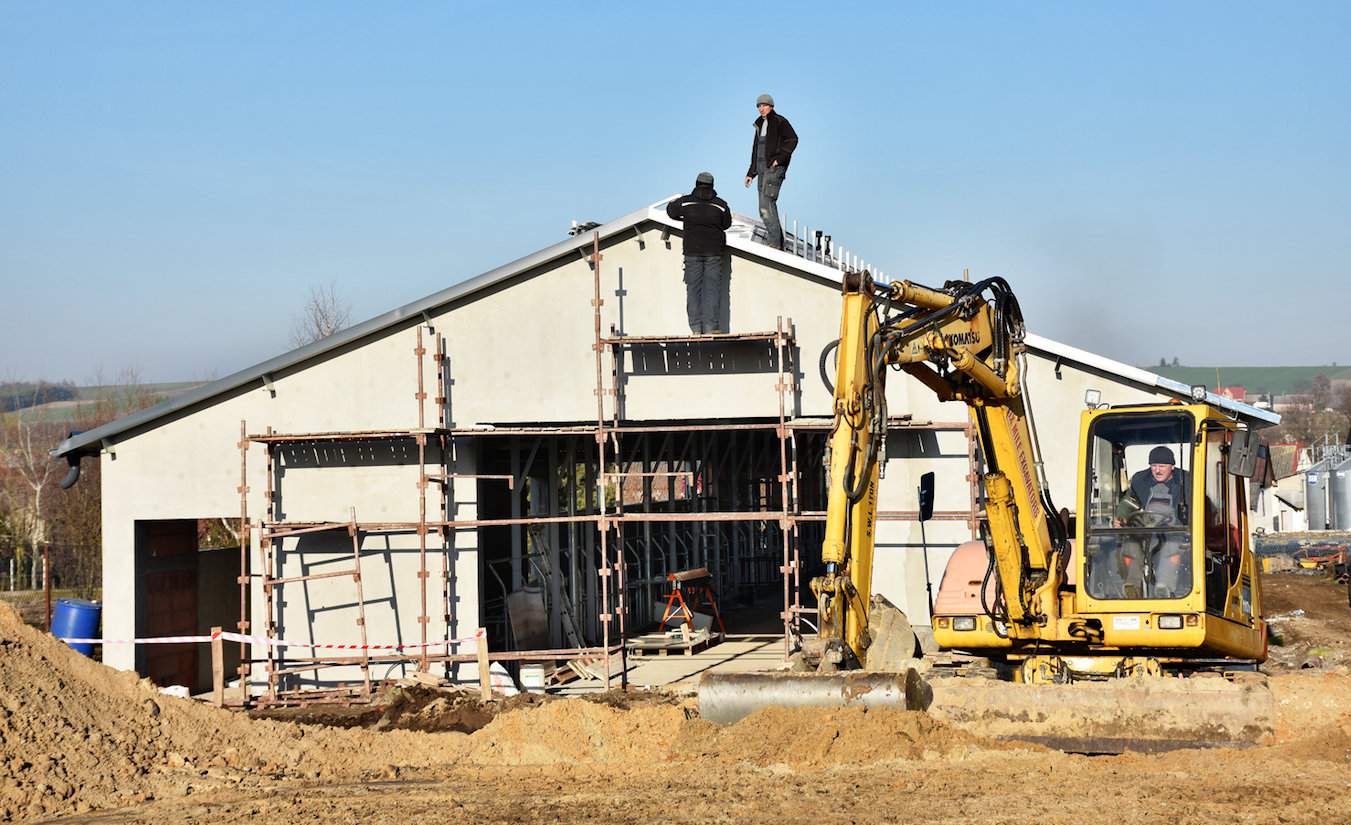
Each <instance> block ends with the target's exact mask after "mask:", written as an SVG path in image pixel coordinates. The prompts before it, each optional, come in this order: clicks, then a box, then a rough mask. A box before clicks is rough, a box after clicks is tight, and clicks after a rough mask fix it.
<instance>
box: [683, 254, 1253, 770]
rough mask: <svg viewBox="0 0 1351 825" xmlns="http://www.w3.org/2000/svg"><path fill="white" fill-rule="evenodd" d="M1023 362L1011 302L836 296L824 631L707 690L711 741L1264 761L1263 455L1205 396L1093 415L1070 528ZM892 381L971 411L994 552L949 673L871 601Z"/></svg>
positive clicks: (853, 289) (1085, 427) (971, 592)
mask: <svg viewBox="0 0 1351 825" xmlns="http://www.w3.org/2000/svg"><path fill="white" fill-rule="evenodd" d="M1024 338H1025V327H1024V322H1023V317H1022V312H1021V309H1020V308H1019V305H1018V301H1017V298H1016V297H1015V296H1014V294H1013V291H1012V289H1011V288H1010V287H1009V285H1008V283H1007V282H1006V281H1004V279H1002V278H997V277H992V278H987V279H984V280H980V281H976V282H967V281H949V282H947V283H945V284H944V285H943V286H942V287H938V288H934V287H927V286H923V285H920V284H915V283H912V282H910V281H900V282H893V283H889V284H882V283H876V282H874V281H873V280H872V279H871V277H870V276H869V274H868V273H866V272H848V273H845V277H844V278H843V290H842V310H841V322H840V338H839V343H838V347H839V349H838V354H837V363H836V381H835V384H834V390H833V392H834V422H835V423H834V429H833V431H832V434H831V437H830V440H829V443H828V446H827V451H828V457H827V462H826V463H827V466H828V467H829V473H830V475H829V490H828V499H827V516H826V531H825V538H824V541H823V544H822V552H821V555H822V562H823V565H824V569H823V570H822V572H821V574H820V575H819V576H817V577H815V578H814V579H812V581H811V589H812V592H813V594H814V595H815V596H816V600H817V608H818V619H819V631H818V633H817V634H816V636H815V638H812V639H804V640H802V644H801V650H800V652H799V653H798V654H797V657H796V659H797V661H796V664H797V668H796V669H797V671H799V672H783V673H773V674H727V675H724V674H716V673H710V674H706V675H705V676H704V677H703V679H702V681H701V684H700V687H699V703H700V712H701V714H702V715H703V716H704V717H705V718H709V719H711V720H713V721H715V722H729V721H734V720H735V719H738V718H741V717H742V716H745V715H747V714H749V713H752V712H754V711H755V710H757V709H759V708H761V707H766V706H770V705H789V706H802V705H810V706H840V705H851V704H864V705H868V706H892V707H897V706H899V707H905V708H909V709H924V710H927V711H928V712H930V713H932V714H933V715H935V716H937V717H939V718H941V719H945V720H948V721H950V722H953V723H954V724H957V725H958V726H962V727H966V728H970V729H973V730H977V731H979V732H982V733H985V734H987V735H992V736H997V737H1003V738H1009V739H1020V740H1026V741H1033V742H1039V743H1043V744H1047V745H1050V746H1054V747H1060V748H1063V749H1066V750H1072V751H1076V752H1087V753H1118V752H1122V751H1124V750H1138V751H1159V750H1169V749H1173V748H1179V747H1206V746H1226V745H1239V746H1242V745H1251V744H1257V743H1259V742H1262V741H1264V740H1265V739H1267V738H1269V737H1270V735H1271V733H1272V729H1273V721H1274V704H1273V702H1272V699H1271V696H1270V693H1269V692H1268V691H1267V690H1266V688H1265V681H1264V677H1262V676H1261V674H1259V673H1258V672H1257V669H1258V665H1259V664H1260V663H1261V662H1262V661H1264V660H1265V658H1266V645H1267V634H1266V625H1265V623H1264V622H1263V621H1262V618H1261V615H1262V613H1261V600H1262V599H1261V586H1260V578H1259V575H1258V570H1257V566H1256V564H1255V560H1254V556H1253V552H1252V548H1251V547H1250V545H1249V533H1248V529H1247V521H1246V519H1247V509H1248V508H1247V505H1246V503H1245V501H1244V492H1245V488H1246V483H1244V479H1245V478H1246V477H1249V476H1251V475H1252V473H1253V470H1254V465H1255V462H1256V452H1257V439H1256V435H1255V433H1254V432H1252V431H1251V430H1250V429H1249V428H1248V427H1247V426H1246V424H1245V423H1244V422H1242V421H1241V420H1239V419H1238V417H1236V416H1234V415H1232V414H1230V413H1229V412H1227V411H1226V410H1225V409H1223V408H1221V407H1218V406H1216V405H1212V404H1210V403H1207V394H1206V392H1205V390H1204V388H1202V387H1197V388H1195V389H1194V390H1193V392H1192V398H1191V400H1190V403H1186V402H1183V401H1172V402H1168V403H1149V404H1135V405H1125V406H1115V407H1109V406H1107V405H1104V404H1101V403H1100V398H1092V397H1090V398H1087V399H1086V407H1085V410H1084V411H1083V413H1082V414H1081V421H1080V435H1079V448H1078V483H1077V487H1076V493H1075V507H1076V510H1077V513H1078V515H1077V517H1070V515H1069V511H1068V510H1065V511H1061V510H1058V509H1057V508H1056V506H1055V504H1054V503H1053V502H1052V500H1051V495H1050V489H1049V485H1048V484H1047V481H1046V475H1045V469H1044V464H1043V460H1042V453H1041V449H1040V445H1039V442H1038V438H1037V431H1036V424H1035V421H1034V418H1033V415H1032V408H1031V405H1030V403H1029V400H1028V399H1029V388H1028V386H1027V380H1026V375H1027V369H1026V346H1025V342H1024ZM891 369H895V370H899V371H902V372H905V373H907V374H908V375H910V376H912V377H914V378H915V379H917V380H918V382H919V383H920V384H922V385H923V386H925V387H927V388H928V389H929V390H931V391H932V392H933V393H935V395H936V396H937V397H938V398H939V399H941V400H943V401H960V402H962V403H964V404H965V405H966V407H967V409H968V412H969V415H970V419H971V422H972V424H973V431H974V433H975V437H976V439H977V447H978V455H979V460H980V462H981V472H980V480H981V488H982V500H983V512H982V513H981V519H980V526H981V539H980V540H978V541H973V542H968V543H966V544H964V545H961V546H960V547H958V549H957V550H956V551H955V552H954V553H953V555H952V556H951V557H950V559H949V561H948V564H947V566H946V568H945V570H944V574H943V577H942V580H941V583H940V586H939V591H938V594H937V597H936V599H935V601H934V610H933V616H932V621H933V638H934V641H935V643H936V645H937V647H938V648H939V649H940V650H939V652H937V653H936V654H934V653H931V654H930V655H927V656H926V655H924V654H923V652H922V651H921V649H920V647H919V645H918V643H917V641H916V636H915V634H914V633H913V631H912V630H911V628H910V625H909V623H908V621H906V619H905V617H904V615H903V614H901V613H900V611H898V610H896V609H895V608H894V607H892V606H891V605H890V604H889V603H887V602H886V600H885V599H883V598H882V597H881V596H880V595H879V594H876V593H874V591H873V581H872V577H873V553H874V528H875V526H876V519H877V485H878V473H879V464H880V461H879V453H880V451H881V450H882V445H883V444H884V442H885V436H886V427H887V422H888V415H887V399H886V376H887V372H888V370H891ZM1092 394H1093V393H1092V391H1090V396H1091V395H1092ZM802 671H808V672H802Z"/></svg>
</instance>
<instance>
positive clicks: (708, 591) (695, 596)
mask: <svg viewBox="0 0 1351 825" xmlns="http://www.w3.org/2000/svg"><path fill="white" fill-rule="evenodd" d="M666 580H667V581H669V582H670V583H671V595H669V596H667V597H666V610H665V611H664V612H663V613H662V614H661V625H660V626H661V627H662V628H665V627H666V622H667V620H668V619H670V618H671V617H672V616H677V617H679V618H680V620H681V621H682V622H684V623H685V625H687V626H688V628H689V629H690V630H693V629H694V608H697V607H703V606H704V605H705V604H707V606H708V608H709V610H710V611H711V612H712V613H713V618H714V619H715V620H717V622H718V630H719V631H720V632H721V633H722V635H724V636H726V635H727V628H725V627H723V624H722V615H721V614H720V613H718V600H717V598H716V597H715V596H714V595H713V574H711V573H709V572H708V568H707V567H696V568H694V569H693V570H679V571H677V572H675V573H668V574H667V576H666ZM686 597H688V598H686Z"/></svg>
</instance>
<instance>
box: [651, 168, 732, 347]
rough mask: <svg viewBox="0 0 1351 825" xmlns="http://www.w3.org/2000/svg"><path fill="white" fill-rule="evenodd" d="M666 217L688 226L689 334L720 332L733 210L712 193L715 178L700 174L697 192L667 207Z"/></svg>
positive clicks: (687, 304) (686, 229)
mask: <svg viewBox="0 0 1351 825" xmlns="http://www.w3.org/2000/svg"><path fill="white" fill-rule="evenodd" d="M666 214H667V215H668V216H670V217H671V218H673V219H675V220H677V221H684V223H685V313H686V314H687V315H688V316H689V320H690V332H692V333H694V334H695V335H704V334H706V333H713V332H726V330H723V329H720V328H719V326H718V324H719V316H720V313H719V309H720V304H721V301H722V296H723V295H724V294H725V293H726V291H727V281H726V278H725V277H724V273H723V270H722V256H723V253H724V252H726V251H727V227H729V226H731V225H732V210H731V209H729V208H728V206H727V201H725V200H723V199H722V198H720V197H718V193H717V191H716V190H714V189H713V175H712V173H710V172H700V173H699V176H698V177H697V178H695V179H694V191H693V192H690V193H689V194H688V195H685V196H683V197H679V198H676V199H675V200H673V201H671V202H670V203H668V204H666Z"/></svg>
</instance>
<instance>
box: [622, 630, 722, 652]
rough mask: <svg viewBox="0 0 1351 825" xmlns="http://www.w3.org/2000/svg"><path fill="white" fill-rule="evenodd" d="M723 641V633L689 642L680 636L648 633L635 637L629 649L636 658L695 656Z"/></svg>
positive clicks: (695, 638)
mask: <svg viewBox="0 0 1351 825" xmlns="http://www.w3.org/2000/svg"><path fill="white" fill-rule="evenodd" d="M721 641H722V634H721V633H701V634H698V635H696V636H694V637H692V638H691V639H689V640H688V641H687V640H685V639H682V638H681V637H679V636H669V635H667V634H665V633H648V634H647V635H645V636H635V637H634V638H632V639H629V643H628V648H629V655H630V656H632V657H635V658H642V657H644V656H669V655H671V654H672V653H682V654H684V655H686V656H693V655H694V654H695V653H697V652H699V651H702V650H705V649H707V648H708V647H709V646H711V645H714V644H717V643H718V642H721Z"/></svg>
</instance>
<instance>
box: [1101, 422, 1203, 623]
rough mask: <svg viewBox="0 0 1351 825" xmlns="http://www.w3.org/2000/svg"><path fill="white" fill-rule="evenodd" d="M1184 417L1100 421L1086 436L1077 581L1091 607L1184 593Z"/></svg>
mask: <svg viewBox="0 0 1351 825" xmlns="http://www.w3.org/2000/svg"><path fill="white" fill-rule="evenodd" d="M1193 431H1194V430H1193V422H1192V417H1191V416H1190V415H1188V414H1186V413H1181V412H1179V413H1158V414H1149V415H1142V414H1138V413H1135V414H1131V413H1122V414H1118V415H1104V416H1102V417H1100V418H1098V419H1096V420H1095V421H1094V422H1093V425H1092V428H1091V429H1090V431H1089V443H1088V467H1087V468H1086V469H1087V473H1086V476H1085V477H1086V478H1087V479H1088V484H1087V485H1086V490H1085V491H1084V495H1085V496H1086V500H1085V501H1084V510H1083V511H1084V513H1085V514H1087V520H1086V524H1085V547H1084V566H1085V571H1084V581H1085V586H1086V587H1087V590H1088V593H1089V595H1090V596H1092V597H1093V598H1096V599H1170V598H1181V597H1183V596H1186V595H1188V594H1189V593H1191V591H1192V578H1193V571H1192V561H1191V530H1190V526H1191V523H1192V518H1193V514H1192V513H1191V490H1192V482H1193V477H1192V471H1193V468H1192V466H1191V456H1192V435H1193Z"/></svg>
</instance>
